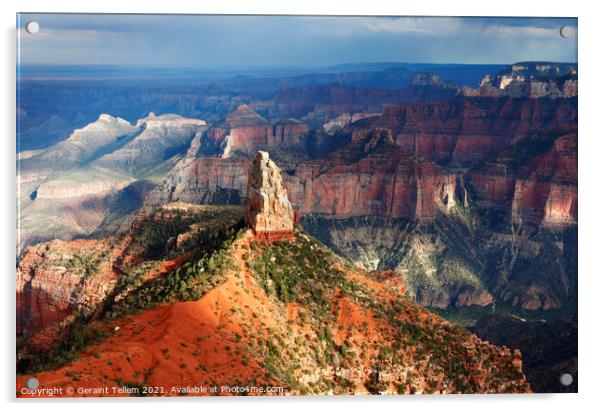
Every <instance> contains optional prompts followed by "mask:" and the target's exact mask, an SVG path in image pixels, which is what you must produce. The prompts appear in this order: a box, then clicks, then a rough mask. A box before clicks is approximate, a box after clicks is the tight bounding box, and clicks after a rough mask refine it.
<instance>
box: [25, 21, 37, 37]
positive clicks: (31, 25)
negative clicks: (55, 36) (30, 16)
mask: <svg viewBox="0 0 602 411" xmlns="http://www.w3.org/2000/svg"><path fill="white" fill-rule="evenodd" d="M25 30H26V31H27V32H28V33H29V34H36V33H37V32H38V31H40V25H39V24H38V22H37V21H30V22H28V23H27V24H26V25H25Z"/></svg>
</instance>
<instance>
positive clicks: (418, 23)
mask: <svg viewBox="0 0 602 411" xmlns="http://www.w3.org/2000/svg"><path fill="white" fill-rule="evenodd" d="M32 20H35V21H37V22H38V23H39V24H40V31H39V33H37V34H35V35H31V34H29V33H27V32H26V31H25V29H24V26H25V24H26V23H27V22H29V21H32ZM565 25H567V26H570V27H571V28H572V29H573V36H572V37H570V38H563V37H561V36H560V33H559V29H560V27H561V26H565ZM17 28H18V39H19V40H18V41H19V43H20V45H19V59H20V64H22V65H24V66H26V65H63V66H68V65H78V66H86V65H118V66H132V67H196V68H206V69H219V68H226V67H232V68H236V67H239V68H240V67H247V68H251V67H270V66H271V67H328V66H333V65H337V64H342V63H376V62H406V63H448V64H450V63H455V64H509V63H513V62H517V61H527V60H528V61H562V62H576V61H577V19H576V18H515V17H512V18H510V17H508V18H503V17H502V18H485V17H483V18H482V17H468V18H465V17H310V16H218V15H107V14H97V15H94V14H20V15H18V18H17Z"/></svg>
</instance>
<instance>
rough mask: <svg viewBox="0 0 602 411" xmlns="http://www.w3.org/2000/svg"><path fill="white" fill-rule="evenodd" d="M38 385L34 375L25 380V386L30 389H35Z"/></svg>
mask: <svg viewBox="0 0 602 411" xmlns="http://www.w3.org/2000/svg"><path fill="white" fill-rule="evenodd" d="M39 385H40V382H39V381H38V379H37V378H35V377H32V378H30V379H28V380H27V388H29V389H30V390H35V389H36V388H38V386H39Z"/></svg>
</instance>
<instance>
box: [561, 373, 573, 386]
mask: <svg viewBox="0 0 602 411" xmlns="http://www.w3.org/2000/svg"><path fill="white" fill-rule="evenodd" d="M560 383H561V384H562V385H564V386H565V387H568V386H569V385H571V384H572V383H573V376H572V375H571V374H569V373H566V374H562V375H561V376H560Z"/></svg>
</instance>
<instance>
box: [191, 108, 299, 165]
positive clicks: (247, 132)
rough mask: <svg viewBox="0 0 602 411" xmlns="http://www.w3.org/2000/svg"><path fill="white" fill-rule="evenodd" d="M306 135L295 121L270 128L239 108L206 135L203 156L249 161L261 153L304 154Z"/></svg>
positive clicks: (265, 121)
mask: <svg viewBox="0 0 602 411" xmlns="http://www.w3.org/2000/svg"><path fill="white" fill-rule="evenodd" d="M308 133H309V128H308V126H307V125H305V124H303V123H302V122H300V121H298V120H295V119H288V120H281V121H279V122H277V123H276V124H275V125H273V126H272V124H271V123H270V122H269V121H267V120H266V119H265V118H263V117H262V116H260V115H259V114H257V113H256V112H254V111H253V110H251V108H249V106H247V105H246V104H242V105H240V106H238V108H237V109H236V111H234V112H233V113H230V114H229V115H228V116H227V117H226V119H225V120H224V121H223V122H222V123H221V124H220V125H218V126H217V127H212V128H210V129H209V130H208V131H207V134H206V138H205V139H204V141H203V148H202V152H204V153H207V154H209V153H219V154H220V156H221V157H223V158H228V157H233V156H243V157H251V156H253V155H254V153H255V152H257V151H258V150H260V149H263V150H265V149H270V150H284V151H288V150H294V149H297V150H301V151H302V152H305V151H306V145H307V136H308Z"/></svg>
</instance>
